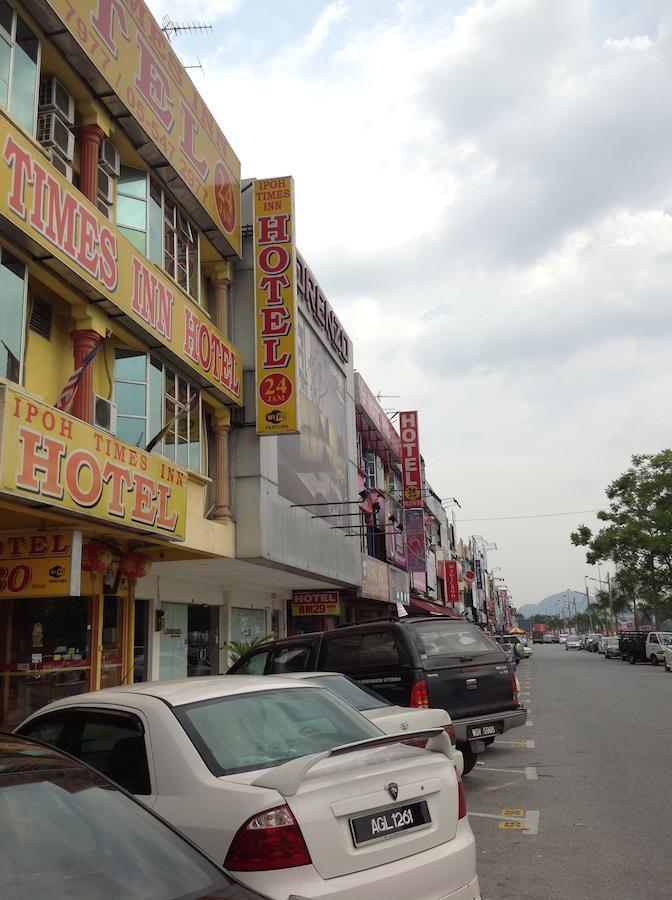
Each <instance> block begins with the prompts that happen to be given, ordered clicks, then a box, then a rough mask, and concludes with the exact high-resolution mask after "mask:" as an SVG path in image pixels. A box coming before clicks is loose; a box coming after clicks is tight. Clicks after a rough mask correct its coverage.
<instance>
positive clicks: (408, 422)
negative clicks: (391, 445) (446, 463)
mask: <svg viewBox="0 0 672 900" xmlns="http://www.w3.org/2000/svg"><path fill="white" fill-rule="evenodd" d="M399 428H400V430H401V461H402V469H401V474H402V484H403V490H404V506H405V507H406V508H407V509H409V508H416V509H417V508H418V507H420V508H421V509H422V468H421V466H420V445H419V442H418V413H417V411H416V412H400V413H399Z"/></svg>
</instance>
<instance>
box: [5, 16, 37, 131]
mask: <svg viewBox="0 0 672 900" xmlns="http://www.w3.org/2000/svg"><path fill="white" fill-rule="evenodd" d="M39 52H40V45H39V41H38V40H37V37H36V36H35V35H34V34H33V32H32V31H31V30H30V28H28V26H27V25H26V23H25V22H24V21H23V20H22V19H20V18H19V17H18V16H17V14H16V13H15V12H14V10H13V8H12V7H11V6H10V5H9V3H7V0H0V106H3V107H4V108H5V109H6V110H8V112H9V113H10V115H11V116H13V117H14V119H15V120H16V121H17V122H18V123H19V125H21V126H22V127H23V128H25V129H26V131H28V132H30V133H31V134H33V135H34V134H35V116H36V105H37V78H38V70H39Z"/></svg>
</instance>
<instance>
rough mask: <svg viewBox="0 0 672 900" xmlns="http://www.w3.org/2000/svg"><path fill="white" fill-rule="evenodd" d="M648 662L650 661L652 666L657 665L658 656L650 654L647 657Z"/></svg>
mask: <svg viewBox="0 0 672 900" xmlns="http://www.w3.org/2000/svg"><path fill="white" fill-rule="evenodd" d="M649 662H650V663H651V665H652V666H657V665H658V657H657V656H656V654H655V653H652V654H651V656H650V657H649Z"/></svg>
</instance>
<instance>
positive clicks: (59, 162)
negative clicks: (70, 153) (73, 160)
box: [49, 150, 72, 181]
mask: <svg viewBox="0 0 672 900" xmlns="http://www.w3.org/2000/svg"><path fill="white" fill-rule="evenodd" d="M49 159H50V160H51V164H52V166H53V167H54V168H55V169H56V171H57V172H60V173H61V175H62V176H63V177H64V178H67V180H68V181H72V166H71V165H70V163H67V162H66V161H65V160H64V159H63V157H61V156H59V155H58V153H56V151H55V150H50V151H49Z"/></svg>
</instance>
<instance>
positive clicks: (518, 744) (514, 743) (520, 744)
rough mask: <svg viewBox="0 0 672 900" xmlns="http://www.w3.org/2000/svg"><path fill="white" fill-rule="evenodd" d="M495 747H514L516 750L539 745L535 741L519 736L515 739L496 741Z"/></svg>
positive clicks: (528, 748) (531, 748) (530, 748)
mask: <svg viewBox="0 0 672 900" xmlns="http://www.w3.org/2000/svg"><path fill="white" fill-rule="evenodd" d="M494 746H495V747H514V748H515V749H516V750H534V749H535V748H536V746H537V744H536V742H535V741H526V740H524V739H523V738H518V739H517V740H515V741H496V743H495V744H494Z"/></svg>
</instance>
